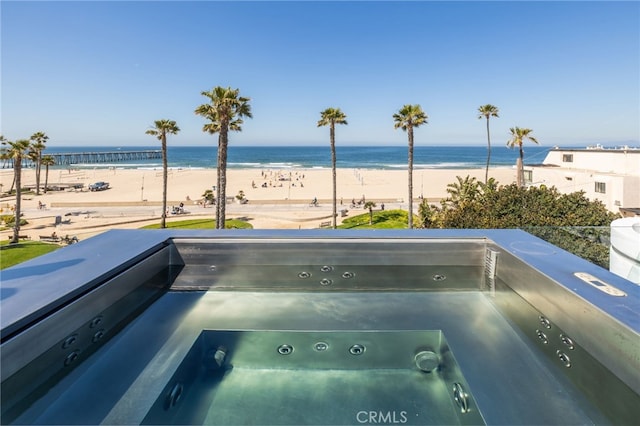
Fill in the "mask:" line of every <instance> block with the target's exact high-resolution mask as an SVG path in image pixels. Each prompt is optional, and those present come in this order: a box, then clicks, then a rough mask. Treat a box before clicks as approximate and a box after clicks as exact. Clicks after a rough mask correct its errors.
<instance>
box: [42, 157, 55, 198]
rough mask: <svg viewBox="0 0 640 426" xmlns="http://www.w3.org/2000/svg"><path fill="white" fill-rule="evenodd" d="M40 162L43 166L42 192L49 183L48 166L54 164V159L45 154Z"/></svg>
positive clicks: (45, 190)
mask: <svg viewBox="0 0 640 426" xmlns="http://www.w3.org/2000/svg"><path fill="white" fill-rule="evenodd" d="M41 163H42V165H44V167H45V174H44V192H45V193H46V192H47V185H48V184H49V166H53V165H54V164H56V159H55V158H54V157H53V156H51V155H45V156H44V157H42V161H41Z"/></svg>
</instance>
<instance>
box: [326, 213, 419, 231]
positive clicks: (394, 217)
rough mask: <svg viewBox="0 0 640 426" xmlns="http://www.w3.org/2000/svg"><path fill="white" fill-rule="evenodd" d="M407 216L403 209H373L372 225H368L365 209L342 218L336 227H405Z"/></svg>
mask: <svg viewBox="0 0 640 426" xmlns="http://www.w3.org/2000/svg"><path fill="white" fill-rule="evenodd" d="M407 218H408V213H407V212H406V211H404V210H374V211H373V225H369V212H368V211H366V213H363V214H360V215H358V216H353V217H350V218H347V219H345V220H343V221H342V224H341V225H338V229H406V227H407ZM414 223H416V218H415V216H414Z"/></svg>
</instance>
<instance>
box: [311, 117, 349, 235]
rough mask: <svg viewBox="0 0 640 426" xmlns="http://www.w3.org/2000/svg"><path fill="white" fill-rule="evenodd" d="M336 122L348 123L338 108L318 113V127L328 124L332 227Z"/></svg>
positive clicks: (334, 190) (334, 207)
mask: <svg viewBox="0 0 640 426" xmlns="http://www.w3.org/2000/svg"><path fill="white" fill-rule="evenodd" d="M336 124H348V123H347V116H346V115H345V114H344V113H343V112H342V111H340V108H327V109H325V110H324V111H322V112H321V113H320V121H318V127H320V126H329V138H330V140H331V141H330V142H331V172H332V177H333V229H336V228H337V223H336V221H337V219H336V218H337V216H338V214H337V201H336V199H337V197H336Z"/></svg>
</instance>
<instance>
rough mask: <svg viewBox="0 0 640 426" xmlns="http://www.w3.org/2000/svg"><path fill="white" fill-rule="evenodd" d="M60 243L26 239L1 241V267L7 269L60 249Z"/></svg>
mask: <svg viewBox="0 0 640 426" xmlns="http://www.w3.org/2000/svg"><path fill="white" fill-rule="evenodd" d="M60 247H61V246H60V245H58V244H49V243H41V242H38V241H24V242H22V241H21V242H19V243H18V244H9V241H2V242H0V269H5V268H8V267H10V266H13V265H17V264H18V263H22V262H25V261H27V260H29V259H33V258H34V257H38V256H42V255H43V254H47V253H50V252H52V251H55V250H58V249H59V248H60Z"/></svg>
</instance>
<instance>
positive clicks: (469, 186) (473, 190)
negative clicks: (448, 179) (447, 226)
mask: <svg viewBox="0 0 640 426" xmlns="http://www.w3.org/2000/svg"><path fill="white" fill-rule="evenodd" d="M456 179H457V182H454V183H449V184H447V193H449V196H448V197H447V199H446V201H449V202H451V203H452V204H453V205H455V206H459V207H464V206H465V205H467V204H469V203H470V202H473V201H475V200H476V198H477V197H478V195H480V183H479V182H477V181H476V178H475V177H471V176H469V175H467V176H466V177H465V178H464V179H462V178H461V177H460V176H456Z"/></svg>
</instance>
